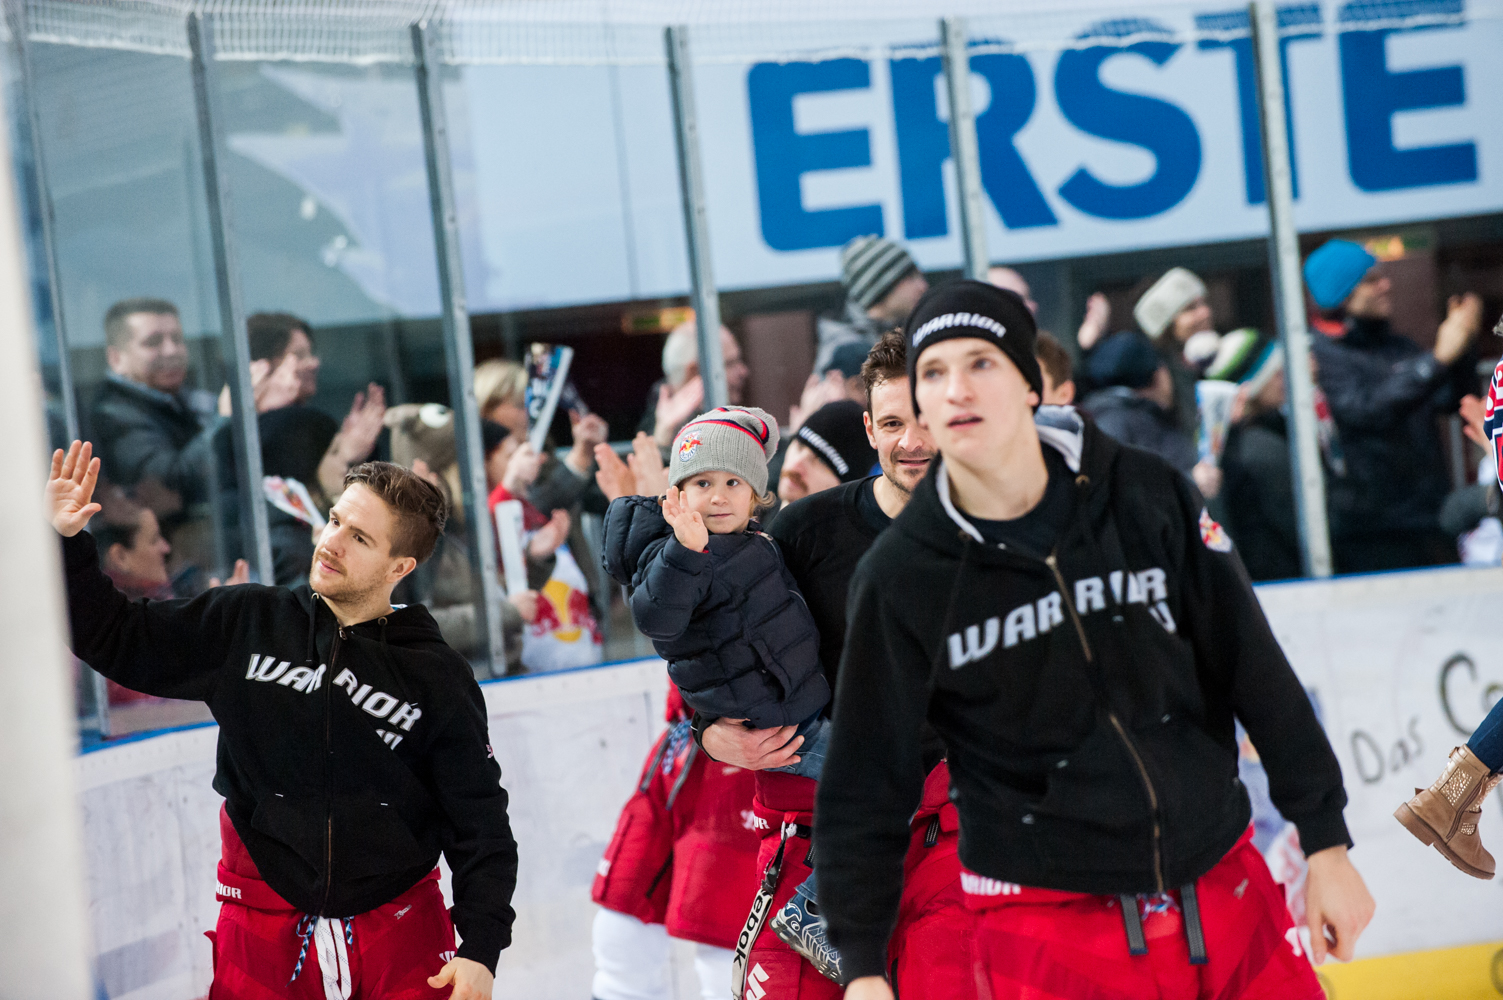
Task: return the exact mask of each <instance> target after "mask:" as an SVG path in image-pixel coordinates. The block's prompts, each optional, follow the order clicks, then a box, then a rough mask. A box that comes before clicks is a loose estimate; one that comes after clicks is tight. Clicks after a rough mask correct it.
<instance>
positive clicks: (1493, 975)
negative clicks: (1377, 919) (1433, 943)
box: [1316, 942, 1503, 1000]
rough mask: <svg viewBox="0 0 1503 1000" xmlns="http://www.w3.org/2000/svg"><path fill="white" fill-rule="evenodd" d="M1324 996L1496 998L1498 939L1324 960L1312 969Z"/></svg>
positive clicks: (1501, 961) (1502, 948)
mask: <svg viewBox="0 0 1503 1000" xmlns="http://www.w3.org/2000/svg"><path fill="white" fill-rule="evenodd" d="M1316 972H1317V974H1318V975H1319V976H1320V985H1321V986H1324V987H1325V991H1326V997H1327V998H1328V1000H1498V997H1500V996H1503V942H1495V943H1493V944H1473V945H1467V946H1466V947H1464V948H1442V949H1439V950H1437V951H1414V952H1409V953H1407V954H1403V955H1385V956H1383V957H1382V958H1364V959H1362V960H1360V961H1356V962H1352V963H1350V964H1349V965H1341V964H1339V963H1337V962H1332V961H1327V962H1326V964H1325V965H1322V966H1321V967H1320V968H1319V969H1317V970H1316Z"/></svg>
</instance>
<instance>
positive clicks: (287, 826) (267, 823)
mask: <svg viewBox="0 0 1503 1000" xmlns="http://www.w3.org/2000/svg"><path fill="white" fill-rule="evenodd" d="M323 816H324V806H323V803H322V801H320V800H318V799H315V798H288V797H287V796H285V795H281V794H277V793H272V794H270V795H267V796H265V797H264V798H262V799H261V801H260V802H258V803H256V811H255V812H254V813H253V814H252V815H251V829H253V830H255V831H256V832H258V833H261V834H264V835H265V836H267V837H270V838H271V839H272V840H275V841H276V842H277V843H279V844H282V845H283V846H285V847H287V848H288V849H290V850H291V851H292V852H293V853H294V854H296V855H297V856H298V857H299V858H301V859H302V860H303V861H304V862H305V863H306V864H307V865H308V866H309V868H311V869H313V871H317V872H321V871H323V869H324V823H323Z"/></svg>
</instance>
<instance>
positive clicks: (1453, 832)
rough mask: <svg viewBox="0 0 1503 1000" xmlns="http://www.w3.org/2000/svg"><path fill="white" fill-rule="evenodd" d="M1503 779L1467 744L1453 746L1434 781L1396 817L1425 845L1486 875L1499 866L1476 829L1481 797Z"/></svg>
mask: <svg viewBox="0 0 1503 1000" xmlns="http://www.w3.org/2000/svg"><path fill="white" fill-rule="evenodd" d="M1499 781H1503V773H1500V774H1493V773H1492V772H1490V771H1489V770H1488V769H1487V765H1486V764H1484V763H1482V762H1481V761H1480V760H1478V759H1477V758H1476V756H1475V755H1474V754H1473V753H1472V751H1471V749H1470V748H1468V747H1457V748H1456V749H1454V750H1452V751H1451V759H1450V760H1449V761H1448V762H1447V763H1446V769H1445V770H1444V771H1442V772H1441V774H1440V777H1439V778H1437V779H1435V784H1433V785H1431V786H1430V787H1429V788H1416V789H1415V790H1414V791H1415V794H1414V798H1412V799H1410V800H1409V801H1408V802H1406V803H1404V804H1403V805H1401V806H1399V808H1398V810H1397V811H1396V812H1394V814H1393V815H1394V818H1395V819H1397V820H1398V821H1399V822H1400V823H1402V824H1404V829H1406V830H1408V831H1409V832H1410V833H1412V834H1414V835H1415V836H1416V837H1417V838H1419V841H1420V843H1422V844H1424V845H1425V846H1427V847H1429V846H1432V845H1433V846H1434V847H1435V849H1436V850H1437V851H1439V852H1440V853H1441V854H1443V855H1444V856H1445V858H1446V860H1447V861H1449V862H1451V864H1453V865H1455V866H1456V867H1457V868H1460V869H1461V870H1462V871H1464V872H1466V873H1467V874H1468V875H1471V876H1472V877H1473V878H1480V879H1490V878H1492V877H1493V875H1494V874H1496V872H1497V870H1498V866H1497V863H1496V862H1495V861H1494V860H1493V856H1492V855H1491V854H1489V853H1488V851H1487V848H1485V847H1483V846H1482V837H1481V836H1480V835H1479V834H1478V832H1477V826H1478V823H1479V822H1480V821H1481V819H1482V802H1483V800H1485V799H1486V798H1487V793H1488V792H1491V791H1492V790H1493V788H1495V787H1496V786H1497V784H1498V782H1499Z"/></svg>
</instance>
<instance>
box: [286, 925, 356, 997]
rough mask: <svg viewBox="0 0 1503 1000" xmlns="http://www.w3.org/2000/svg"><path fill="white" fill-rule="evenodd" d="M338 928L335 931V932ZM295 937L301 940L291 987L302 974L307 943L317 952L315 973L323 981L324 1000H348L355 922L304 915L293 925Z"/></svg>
mask: <svg viewBox="0 0 1503 1000" xmlns="http://www.w3.org/2000/svg"><path fill="white" fill-rule="evenodd" d="M335 927H338V928H339V929H338V931H336V930H335ZM296 933H297V936H298V937H300V938H302V941H303V943H302V947H301V948H300V949H299V950H298V955H297V964H296V965H295V966H293V969H292V978H291V979H289V980H287V985H288V986H291V985H292V984H293V983H295V982H297V978H298V977H299V976H301V975H302V974H303V964H304V962H306V961H307V959H308V945H309V943H310V942H311V943H312V944H313V945H314V947H315V948H317V950H318V969H319V972H320V973H322V975H323V980H324V1000H350V994H351V993H352V992H353V987H354V983H353V979H354V977H353V975H352V974H351V972H350V950H351V949H352V948H354V946H355V921H354V919H353V918H350V917H315V916H313V915H312V914H311V913H305V914H303V916H302V917H301V918H300V919H299V920H298V922H297V930H296Z"/></svg>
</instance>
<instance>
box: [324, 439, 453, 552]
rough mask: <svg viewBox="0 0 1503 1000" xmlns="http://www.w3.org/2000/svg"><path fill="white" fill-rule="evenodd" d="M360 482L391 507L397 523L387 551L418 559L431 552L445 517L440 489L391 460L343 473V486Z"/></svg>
mask: <svg viewBox="0 0 1503 1000" xmlns="http://www.w3.org/2000/svg"><path fill="white" fill-rule="evenodd" d="M356 483H360V484H362V485H363V486H365V488H366V489H368V490H370V491H371V492H372V493H374V494H376V496H378V497H380V498H381V501H382V502H383V503H385V504H386V506H387V507H389V508H391V511H392V513H394V514H395V515H396V519H397V524H396V528H395V530H394V531H393V532H392V535H391V554H392V555H394V556H397V557H401V556H412V558H414V559H416V560H417V561H418V562H419V563H421V562H425V561H426V560H427V559H428V557H429V556H431V555H433V547H434V546H435V545H437V544H438V539H439V536H440V535H442V534H443V533H444V525H445V524H447V523H448V520H449V501H448V498H447V497H445V496H444V493H443V491H442V490H440V489H439V488H438V487H437V486H434V485H433V484H432V483H430V482H428V480H426V479H424V478H423V477H421V476H419V475H416V474H414V473H413V472H411V471H410V470H408V469H404V468H402V467H401V466H400V465H393V464H392V463H391V462H365V463H362V464H360V465H357V466H355V467H354V468H353V469H351V470H350V471H349V472H347V473H346V474H345V477H344V485H345V487H346V488H349V487H350V486H353V485H354V484H356Z"/></svg>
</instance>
